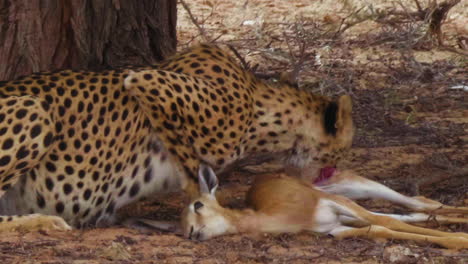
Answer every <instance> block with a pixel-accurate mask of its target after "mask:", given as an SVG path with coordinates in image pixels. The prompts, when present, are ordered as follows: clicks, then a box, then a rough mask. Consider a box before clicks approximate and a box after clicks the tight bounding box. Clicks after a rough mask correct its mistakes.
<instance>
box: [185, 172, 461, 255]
mask: <svg viewBox="0 0 468 264" xmlns="http://www.w3.org/2000/svg"><path fill="white" fill-rule="evenodd" d="M343 173H344V174H346V173H347V172H343ZM199 187H200V193H201V194H200V197H198V198H197V199H195V200H194V201H193V202H192V203H191V204H190V205H189V206H188V207H187V208H186V209H185V210H184V212H183V214H182V228H183V232H184V236H185V237H187V238H190V239H193V240H206V239H209V238H212V237H216V236H220V235H225V234H235V233H256V232H261V233H297V232H300V231H311V232H317V233H324V234H330V235H333V236H334V237H337V238H345V237H353V236H363V237H369V238H389V239H404V240H414V241H418V242H431V243H435V244H438V245H440V246H443V247H446V248H455V249H460V248H468V234H466V233H448V232H442V231H438V230H433V229H429V228H423V227H418V226H413V225H410V224H407V223H405V222H423V221H426V220H427V219H428V217H429V215H426V214H422V213H415V214H410V215H396V214H388V215H384V214H378V213H373V212H370V211H367V210H366V209H364V208H362V207H361V206H359V205H357V204H356V203H354V202H353V201H351V200H349V199H348V198H346V197H343V196H338V195H334V194H329V193H325V192H323V191H320V190H318V189H316V188H315V187H314V186H313V185H312V184H309V183H307V182H305V181H303V180H300V179H297V178H293V177H288V176H285V175H263V176H259V177H257V179H256V180H255V182H254V184H253V185H252V187H251V189H250V190H249V192H248V194H247V204H248V205H249V206H250V207H251V208H249V209H244V210H235V209H228V208H224V207H222V206H221V205H220V204H219V203H218V201H217V200H216V196H215V192H216V189H217V187H218V179H217V177H216V175H215V174H214V172H213V170H212V169H211V168H210V167H208V166H201V167H200V170H199ZM436 218H437V220H438V221H442V222H449V223H467V222H468V219H464V218H454V217H445V216H436Z"/></svg>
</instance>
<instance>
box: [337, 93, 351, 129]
mask: <svg viewBox="0 0 468 264" xmlns="http://www.w3.org/2000/svg"><path fill="white" fill-rule="evenodd" d="M352 110H353V103H352V101H351V96H349V95H342V96H340V98H338V116H337V120H336V124H335V127H336V128H341V127H343V126H345V124H346V122H347V121H348V120H351V119H352V118H351V112H352Z"/></svg>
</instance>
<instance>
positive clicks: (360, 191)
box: [317, 170, 468, 215]
mask: <svg viewBox="0 0 468 264" xmlns="http://www.w3.org/2000/svg"><path fill="white" fill-rule="evenodd" d="M317 188H318V189H320V190H322V191H324V192H327V193H332V194H338V195H343V196H346V197H348V198H350V199H368V198H374V199H384V200H387V201H391V202H394V203H397V204H401V205H403V206H406V207H408V208H410V209H412V210H415V211H418V212H428V213H434V214H448V213H457V214H463V215H468V207H463V206H459V207H457V206H449V205H444V204H442V203H439V202H437V201H434V200H431V199H428V198H425V197H422V196H416V197H409V196H406V195H403V194H401V193H398V192H396V191H394V190H392V189H390V188H389V187H387V186H385V185H383V184H380V183H378V182H375V181H372V180H369V179H366V178H364V177H361V176H359V175H357V174H356V173H354V172H353V171H350V170H345V171H340V172H338V173H337V174H336V175H334V176H333V177H332V178H331V179H330V180H329V182H327V183H326V184H325V185H321V186H317Z"/></svg>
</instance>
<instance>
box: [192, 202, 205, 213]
mask: <svg viewBox="0 0 468 264" xmlns="http://www.w3.org/2000/svg"><path fill="white" fill-rule="evenodd" d="M202 207H203V204H202V203H201V202H200V201H196V202H195V203H194V204H193V208H194V209H195V211H197V210H198V209H200V208H202Z"/></svg>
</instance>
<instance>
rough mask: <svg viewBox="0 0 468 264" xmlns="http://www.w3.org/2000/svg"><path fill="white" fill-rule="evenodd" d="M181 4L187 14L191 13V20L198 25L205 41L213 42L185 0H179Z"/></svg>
mask: <svg viewBox="0 0 468 264" xmlns="http://www.w3.org/2000/svg"><path fill="white" fill-rule="evenodd" d="M179 2H180V4H181V5H182V7H183V8H184V9H185V11H187V14H188V15H189V18H190V21H192V23H193V24H194V25H195V27H197V29H198V31H199V32H200V36H201V37H202V39H203V41H204V42H211V41H210V39H209V38H208V36H207V35H206V32H205V29H204V28H203V27H202V26H201V25H200V23H198V21H197V19H196V18H195V17H194V16H193V14H192V11H191V10H190V7H189V6H188V5H187V3H185V1H184V0H179Z"/></svg>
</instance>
